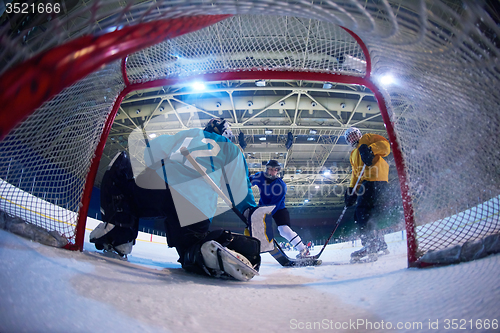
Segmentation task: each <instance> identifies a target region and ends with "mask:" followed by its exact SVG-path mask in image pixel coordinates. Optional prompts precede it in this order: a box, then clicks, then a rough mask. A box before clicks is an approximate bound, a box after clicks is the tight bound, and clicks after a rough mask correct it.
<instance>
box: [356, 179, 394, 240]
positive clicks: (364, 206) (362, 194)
mask: <svg viewBox="0 0 500 333" xmlns="http://www.w3.org/2000/svg"><path fill="white" fill-rule="evenodd" d="M386 187H387V182H383V181H375V182H370V181H366V180H365V181H363V183H362V186H361V188H360V189H359V190H358V200H357V204H356V210H355V213H354V214H355V218H356V221H357V223H358V227H359V231H360V234H361V236H368V237H370V236H371V235H372V234H373V232H374V230H375V229H376V224H377V220H380V218H381V216H382V215H383V214H384V212H385V205H384V198H383V195H384V194H385V189H386ZM372 237H374V236H372Z"/></svg>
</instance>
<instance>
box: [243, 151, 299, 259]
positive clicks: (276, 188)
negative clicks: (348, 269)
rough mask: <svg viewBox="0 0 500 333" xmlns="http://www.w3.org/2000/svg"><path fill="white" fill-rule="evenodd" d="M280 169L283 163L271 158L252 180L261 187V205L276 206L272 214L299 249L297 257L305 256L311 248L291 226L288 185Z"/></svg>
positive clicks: (283, 231)
mask: <svg viewBox="0 0 500 333" xmlns="http://www.w3.org/2000/svg"><path fill="white" fill-rule="evenodd" d="M280 171H281V165H280V164H279V163H278V161H276V160H269V162H267V164H266V171H264V172H257V173H256V174H255V175H252V176H250V182H251V184H252V185H256V186H258V187H259V190H260V200H259V206H272V205H274V206H276V207H275V208H274V209H273V210H272V212H271V214H272V216H273V219H274V221H275V222H276V225H277V226H278V231H279V233H280V235H281V236H282V237H284V238H285V239H286V240H287V241H288V242H289V243H290V244H291V245H292V246H293V247H295V248H296V249H297V250H298V251H299V254H298V255H297V258H304V257H307V256H308V255H309V250H308V248H307V246H305V245H304V243H303V242H302V240H301V238H300V236H299V235H297V233H296V232H295V231H293V230H292V228H290V213H289V212H288V209H286V207H285V197H286V191H287V187H286V184H285V182H284V181H283V179H281V178H280V177H279V176H278V175H279V173H280Z"/></svg>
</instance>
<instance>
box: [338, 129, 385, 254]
mask: <svg viewBox="0 0 500 333" xmlns="http://www.w3.org/2000/svg"><path fill="white" fill-rule="evenodd" d="M344 137H345V139H346V141H347V143H348V144H350V145H351V147H352V148H353V150H352V151H351V156H350V162H351V166H352V175H351V182H350V185H349V188H348V189H347V190H346V192H345V195H344V198H345V204H346V206H347V207H350V206H353V205H354V204H356V210H355V215H354V216H355V219H356V223H357V224H358V228H359V233H360V238H361V243H362V245H363V247H362V248H361V249H360V250H358V251H355V252H353V253H352V254H351V259H352V260H353V261H356V260H360V259H362V258H364V257H367V256H369V257H371V258H372V259H376V256H377V253H378V252H379V251H384V252H385V253H388V251H387V244H386V243H385V241H384V238H383V236H382V237H377V235H376V232H375V226H376V223H377V218H378V217H379V216H380V214H383V213H384V208H383V202H381V200H380V198H381V194H382V193H383V191H385V188H386V185H387V183H388V181H389V165H388V164H387V162H386V161H385V160H384V157H386V156H387V155H389V154H390V152H391V146H390V144H389V141H387V139H386V138H384V137H383V136H381V135H378V134H372V133H366V134H364V135H362V134H361V131H360V130H359V129H358V128H356V127H351V128H349V129H347V130H346V131H345V134H344ZM363 166H365V168H364V170H363ZM360 175H361V176H360ZM359 177H361V179H360V181H359V185H358V187H357V188H356V189H355V188H354V186H355V185H356V182H357V181H358V178H359Z"/></svg>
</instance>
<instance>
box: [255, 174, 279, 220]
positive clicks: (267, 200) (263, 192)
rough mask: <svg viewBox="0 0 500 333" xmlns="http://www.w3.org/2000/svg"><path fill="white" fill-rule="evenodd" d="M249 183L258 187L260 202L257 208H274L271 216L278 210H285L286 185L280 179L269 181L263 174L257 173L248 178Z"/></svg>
mask: <svg viewBox="0 0 500 333" xmlns="http://www.w3.org/2000/svg"><path fill="white" fill-rule="evenodd" d="M250 182H251V184H252V186H253V185H256V186H258V187H259V190H260V200H259V206H272V205H276V207H275V208H274V209H273V211H272V213H271V214H272V215H274V213H276V212H277V211H278V210H280V209H283V208H285V196H286V190H287V188H286V184H285V182H284V181H283V179H281V178H276V179H274V180H271V181H269V180H268V179H267V178H266V176H265V175H264V172H257V173H256V174H255V175H253V176H250Z"/></svg>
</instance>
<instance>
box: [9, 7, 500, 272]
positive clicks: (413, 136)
mask: <svg viewBox="0 0 500 333" xmlns="http://www.w3.org/2000/svg"><path fill="white" fill-rule="evenodd" d="M70 3H71V7H70V6H69V4H70ZM55 5H56V3H55V2H50V1H49V2H47V3H46V5H45V7H46V8H51V11H50V13H49V11H48V10H44V11H43V12H42V11H37V12H33V11H31V12H28V13H23V12H22V11H20V12H15V11H14V10H13V8H12V7H9V6H7V8H6V9H5V12H4V13H3V15H2V19H1V28H0V29H1V30H0V50H1V51H0V75H2V76H1V78H0V86H1V87H0V105H2V109H1V110H0V135H1V139H2V141H1V142H0V152H1V156H0V179H1V180H0V209H1V210H2V211H4V212H5V213H7V214H8V215H9V216H15V217H20V218H22V219H23V220H25V221H26V222H28V223H30V224H34V225H37V226H40V227H43V228H44V229H47V230H55V231H57V232H59V233H60V234H62V235H64V236H65V237H66V238H68V239H69V240H70V246H68V247H70V248H75V249H81V248H82V246H83V234H84V232H85V221H86V215H87V209H88V205H89V198H90V194H91V190H92V186H93V181H94V178H95V174H96V170H97V166H98V164H99V160H100V156H101V154H102V149H103V146H104V144H105V141H106V138H107V135H108V133H109V129H110V127H111V124H112V123H113V120H114V117H115V115H116V113H117V111H118V107H119V105H120V102H121V100H122V99H123V98H124V97H125V95H126V94H127V93H129V92H131V91H134V90H137V89H144V88H148V87H158V86H162V85H168V84H172V83H174V82H179V81H180V80H189V79H191V78H193V77H203V78H205V79H207V80H210V79H213V80H231V79H266V78H275V79H287V78H303V79H309V80H316V81H323V82H341V83H353V84H359V85H364V86H366V87H368V88H369V89H371V90H372V91H373V92H374V94H375V95H376V97H377V99H378V103H379V107H380V110H381V113H382V116H383V118H384V123H385V125H386V128H387V132H388V133H387V134H388V137H389V139H390V141H391V144H392V149H393V152H394V157H395V161H396V164H397V170H398V176H399V181H400V185H401V192H402V195H403V198H402V202H403V207H404V212H405V223H406V231H407V236H408V260H409V264H410V265H419V264H420V265H426V264H436V263H437V264H440V263H444V262H454V261H455V260H456V258H459V257H464V258H462V259H463V260H466V259H474V258H476V257H479V256H483V255H486V254H488V253H490V252H491V251H493V249H495V246H496V248H497V249H498V246H499V245H498V244H499V243H500V241H499V240H498V234H499V232H500V221H499V211H500V209H499V205H500V199H499V198H500V197H499V195H500V174H499V172H500V171H499V170H500V151H499V150H498V148H497V147H498V143H497V141H498V133H499V132H500V128H499V127H500V117H499V113H498V105H500V97H499V95H498V93H496V90H497V89H496V88H495V87H497V86H498V85H499V84H500V71H499V67H498V58H499V53H500V44H499V43H500V40H499V37H498V36H500V29H499V27H498V21H495V19H497V18H495V16H494V15H491V13H492V12H493V11H492V9H491V8H490V7H488V5H487V4H485V3H482V2H476V1H460V2H453V1H415V2H411V4H410V3H404V2H400V1H354V0H352V1H330V2H323V1H321V2H320V1H308V2H302V1H297V2H289V1H274V2H269V1H234V2H233V1H217V0H216V1H212V2H210V3H207V2H205V1H201V0H199V1H189V0H186V1H128V2H125V1H79V2H62V3H61V6H60V7H59V8H60V9H59V10H58V11H56V10H55ZM29 8H31V7H29V6H28V9H29ZM33 8H34V7H33ZM30 13H31V14H30ZM340 27H343V28H340ZM347 58H348V59H350V60H354V61H346V59H347ZM387 73H391V74H392V75H393V76H394V77H395V78H396V79H397V80H398V81H397V82H396V83H397V84H393V85H389V86H382V85H381V84H380V83H379V82H378V81H377V80H376V78H377V77H380V76H382V75H384V74H387ZM340 129H342V127H341V126H339V130H340ZM495 242H496V243H495ZM495 244H496V245H495ZM479 247H482V249H483V250H481V251H468V252H467V251H465V250H464V248H465V249H477V248H479ZM466 252H467V253H469V254H467V255H466ZM437 253H448V254H450V255H451V256H452V257H453V258H455V259H453V258H452V259H450V258H449V257H448V258H444V259H443V258H442V257H441V256H439V255H436V254H437ZM429 255H430V258H429ZM432 255H434V257H432ZM426 256H427V257H426ZM467 256H468V258H465V257H467ZM426 258H427V259H426Z"/></svg>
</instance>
